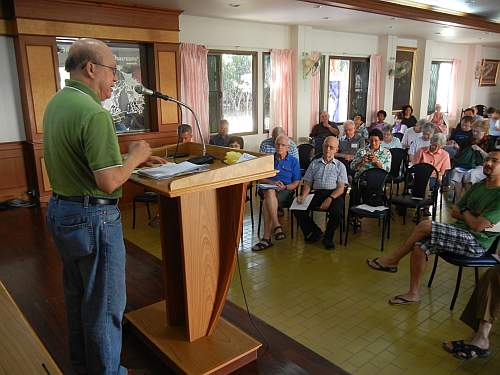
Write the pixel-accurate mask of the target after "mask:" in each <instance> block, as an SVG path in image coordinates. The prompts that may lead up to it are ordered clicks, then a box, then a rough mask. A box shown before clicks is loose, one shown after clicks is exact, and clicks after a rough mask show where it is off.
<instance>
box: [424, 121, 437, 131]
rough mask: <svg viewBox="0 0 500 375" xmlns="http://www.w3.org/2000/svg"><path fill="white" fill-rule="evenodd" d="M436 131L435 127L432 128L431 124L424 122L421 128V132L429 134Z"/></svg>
mask: <svg viewBox="0 0 500 375" xmlns="http://www.w3.org/2000/svg"><path fill="white" fill-rule="evenodd" d="M435 129H436V127H435V126H434V124H433V123H432V122H427V121H426V122H425V124H424V125H423V126H422V132H430V133H434V130H435Z"/></svg>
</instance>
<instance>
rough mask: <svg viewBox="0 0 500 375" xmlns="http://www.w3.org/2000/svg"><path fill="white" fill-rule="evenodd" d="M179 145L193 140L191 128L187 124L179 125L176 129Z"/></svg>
mask: <svg viewBox="0 0 500 375" xmlns="http://www.w3.org/2000/svg"><path fill="white" fill-rule="evenodd" d="M177 135H178V137H179V143H187V142H191V141H192V140H193V128H192V127H191V125H188V124H181V125H179V127H178V128H177Z"/></svg>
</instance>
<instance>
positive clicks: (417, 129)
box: [401, 119, 427, 149]
mask: <svg viewBox="0 0 500 375" xmlns="http://www.w3.org/2000/svg"><path fill="white" fill-rule="evenodd" d="M426 122H427V120H425V119H420V120H418V121H417V123H416V124H415V126H413V127H411V128H409V129H406V131H405V133H404V135H403V139H402V140H401V145H402V146H403V148H405V149H406V148H410V146H411V144H412V143H413V142H414V141H415V139H417V138H418V137H420V136H421V135H422V126H423V125H424V124H425V123H426Z"/></svg>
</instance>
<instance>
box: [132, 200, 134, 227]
mask: <svg viewBox="0 0 500 375" xmlns="http://www.w3.org/2000/svg"><path fill="white" fill-rule="evenodd" d="M132 229H135V201H133V202H132Z"/></svg>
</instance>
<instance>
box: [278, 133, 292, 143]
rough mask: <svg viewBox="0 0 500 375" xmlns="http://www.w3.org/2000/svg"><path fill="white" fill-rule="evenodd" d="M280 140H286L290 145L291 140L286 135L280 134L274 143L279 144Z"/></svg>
mask: <svg viewBox="0 0 500 375" xmlns="http://www.w3.org/2000/svg"><path fill="white" fill-rule="evenodd" d="M279 139H285V140H286V143H288V145H290V138H288V137H287V136H286V135H285V134H283V133H282V134H280V135H278V136H277V137H276V140H275V141H274V143H276V142H278V140H279Z"/></svg>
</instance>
